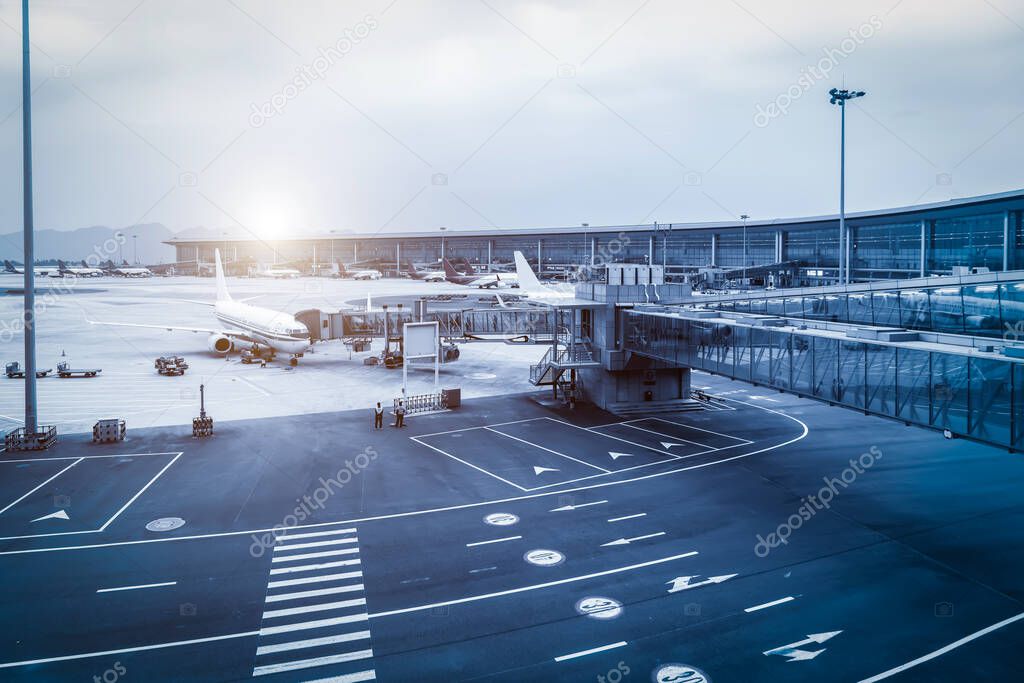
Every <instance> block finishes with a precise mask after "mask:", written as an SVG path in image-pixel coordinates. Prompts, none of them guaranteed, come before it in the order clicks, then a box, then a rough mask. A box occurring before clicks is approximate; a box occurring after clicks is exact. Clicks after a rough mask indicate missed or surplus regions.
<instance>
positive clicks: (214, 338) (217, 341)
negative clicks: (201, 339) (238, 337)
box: [206, 333, 234, 355]
mask: <svg viewBox="0 0 1024 683" xmlns="http://www.w3.org/2000/svg"><path fill="white" fill-rule="evenodd" d="M206 345H207V346H209V347H210V350H211V351H213V352H214V353H219V354H221V355H225V354H227V353H228V352H230V351H231V349H232V348H233V347H234V343H233V342H232V341H231V340H230V339H229V338H228V337H225V336H224V335H223V334H216V333H215V334H211V335H210V338H209V339H207V340H206Z"/></svg>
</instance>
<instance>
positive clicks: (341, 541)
mask: <svg viewBox="0 0 1024 683" xmlns="http://www.w3.org/2000/svg"><path fill="white" fill-rule="evenodd" d="M358 542H359V539H358V538H334V539H331V540H329V541H310V542H309V543H292V544H290V545H281V543H280V542H278V543H275V544H274V552H275V553H276V552H280V551H282V550H302V549H303V548H323V547H325V546H329V545H350V544H352V543H358Z"/></svg>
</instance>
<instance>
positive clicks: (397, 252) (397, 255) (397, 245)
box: [395, 240, 402, 273]
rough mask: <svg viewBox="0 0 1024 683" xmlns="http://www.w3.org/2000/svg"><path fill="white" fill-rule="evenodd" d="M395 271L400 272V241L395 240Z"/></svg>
mask: <svg viewBox="0 0 1024 683" xmlns="http://www.w3.org/2000/svg"><path fill="white" fill-rule="evenodd" d="M395 270H396V271H397V272H399V273H401V272H402V240H395Z"/></svg>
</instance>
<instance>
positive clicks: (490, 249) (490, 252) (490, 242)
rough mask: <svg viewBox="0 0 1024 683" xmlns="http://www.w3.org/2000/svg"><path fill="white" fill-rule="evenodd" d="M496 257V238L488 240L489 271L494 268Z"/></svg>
mask: <svg viewBox="0 0 1024 683" xmlns="http://www.w3.org/2000/svg"><path fill="white" fill-rule="evenodd" d="M493 259H494V240H487V272H488V273H489V272H491V271H492V270H494V267H493V266H492V263H493Z"/></svg>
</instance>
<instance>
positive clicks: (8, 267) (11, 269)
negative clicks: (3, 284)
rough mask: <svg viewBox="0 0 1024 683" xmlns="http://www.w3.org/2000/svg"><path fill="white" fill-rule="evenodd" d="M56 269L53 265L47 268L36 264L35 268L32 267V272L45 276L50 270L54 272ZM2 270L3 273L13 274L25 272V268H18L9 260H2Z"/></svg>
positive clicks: (38, 275)
mask: <svg viewBox="0 0 1024 683" xmlns="http://www.w3.org/2000/svg"><path fill="white" fill-rule="evenodd" d="M56 270H57V269H56V268H53V267H50V268H47V267H45V266H36V267H35V268H33V269H32V272H33V273H35V274H36V276H37V277H46V276H48V275H49V274H50V273H51V272H56ZM4 272H5V273H11V274H14V275H24V274H25V269H24V268H18V267H17V266H16V265H14V264H13V263H11V262H10V261H4Z"/></svg>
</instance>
